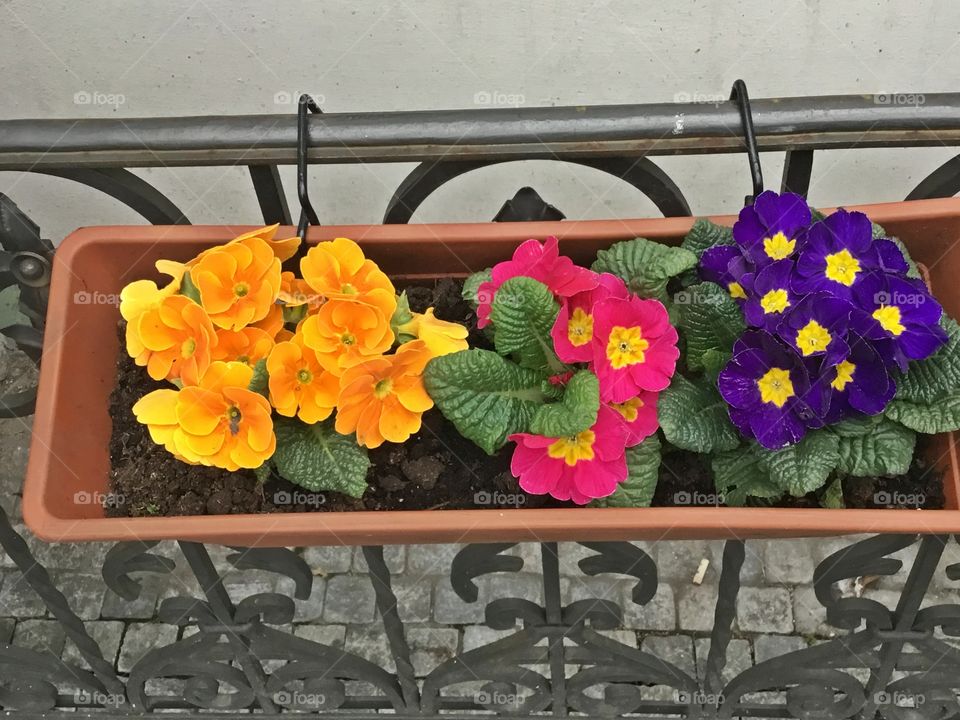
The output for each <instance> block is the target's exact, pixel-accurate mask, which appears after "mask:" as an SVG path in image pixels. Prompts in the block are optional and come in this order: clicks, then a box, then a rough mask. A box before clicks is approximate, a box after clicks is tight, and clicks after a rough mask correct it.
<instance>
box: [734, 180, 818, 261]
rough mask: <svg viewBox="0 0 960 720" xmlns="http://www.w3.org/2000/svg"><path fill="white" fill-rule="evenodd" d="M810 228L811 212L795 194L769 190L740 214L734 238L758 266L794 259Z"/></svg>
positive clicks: (735, 225)
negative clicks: (805, 233)
mask: <svg viewBox="0 0 960 720" xmlns="http://www.w3.org/2000/svg"><path fill="white" fill-rule="evenodd" d="M809 225H810V208H809V207H807V203H806V201H805V200H804V199H803V198H802V197H800V196H799V195H796V194H794V193H783V194H782V195H778V194H777V193H775V192H772V191H770V190H767V191H766V192H763V193H760V195H758V196H757V199H756V200H755V201H754V203H753V205H749V206H747V207H745V208H743V210H741V211H740V216H739V219H738V220H737V222H736V223H735V224H734V226H733V238H734V240H735V241H736V243H737V245H739V246H740V247H741V248H743V251H744V253H745V254H746V256H747V257H748V258H749V259H750V260H751V261H752V262H753V263H755V264H756V265H757V266H763V265H767V264H769V263H771V262H775V261H777V260H784V259H786V258H789V257H793V256H794V255H795V253H796V252H797V250H798V248H799V247H800V245H801V244H802V243H803V238H802V235H803V233H804V232H805V231H806V229H807V227H808V226H809Z"/></svg>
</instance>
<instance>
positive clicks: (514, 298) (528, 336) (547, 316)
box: [490, 277, 560, 369]
mask: <svg viewBox="0 0 960 720" xmlns="http://www.w3.org/2000/svg"><path fill="white" fill-rule="evenodd" d="M559 311H560V306H559V305H558V304H557V301H556V300H554V299H553V293H551V292H550V289H549V288H548V287H547V286H546V285H544V284H543V283H542V282H538V281H537V280H534V279H533V278H528V277H514V278H510V279H509V280H507V281H506V282H505V283H503V285H501V286H500V287H499V289H498V290H497V294H496V295H494V298H493V305H492V307H491V311H490V319H491V321H492V322H493V327H494V332H493V342H494V345H496V347H497V352H498V353H500V354H501V355H516V358H517V361H518V362H519V363H520V364H521V365H522V366H523V367H527V368H533V369H540V368H544V367H546V366H547V365H548V364H549V363H550V361H551V359H553V360H554V361H555V356H554V355H553V341H552V339H551V338H550V329H551V328H552V327H553V323H554V321H556V319H557V313H558V312H559Z"/></svg>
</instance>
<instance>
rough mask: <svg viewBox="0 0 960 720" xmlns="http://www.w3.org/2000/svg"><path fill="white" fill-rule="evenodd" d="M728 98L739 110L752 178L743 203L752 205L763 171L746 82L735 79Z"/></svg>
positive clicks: (758, 191)
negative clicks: (751, 183) (750, 193)
mask: <svg viewBox="0 0 960 720" xmlns="http://www.w3.org/2000/svg"><path fill="white" fill-rule="evenodd" d="M730 100H732V101H733V102H735V103H737V109H739V110H740V123H741V125H742V126H743V139H744V142H745V144H746V146H747V159H748V160H749V162H750V175H751V177H752V178H753V194H752V195H747V196H746V197H745V198H744V204H746V205H753V201H754V200H755V199H756V197H757V195H759V194H760V193H762V192H763V171H762V170H761V169H760V151H759V150H758V149H757V136H756V133H755V132H754V129H753V112H752V111H751V110H750V96H749V95H748V94H747V84H746V83H745V82H744V81H743V80H735V81H734V83H733V88H732V89H731V90H730Z"/></svg>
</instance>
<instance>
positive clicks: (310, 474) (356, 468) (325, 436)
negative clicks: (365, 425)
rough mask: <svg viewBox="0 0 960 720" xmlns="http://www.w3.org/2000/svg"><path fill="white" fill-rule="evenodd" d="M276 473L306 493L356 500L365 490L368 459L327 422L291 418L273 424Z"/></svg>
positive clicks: (355, 445) (346, 437)
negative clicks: (325, 492)
mask: <svg viewBox="0 0 960 720" xmlns="http://www.w3.org/2000/svg"><path fill="white" fill-rule="evenodd" d="M273 430H274V432H275V433H276V435H277V449H276V451H275V452H274V453H273V462H274V464H275V465H276V467H277V472H278V473H279V474H280V475H281V476H282V477H285V478H286V479H287V480H289V481H290V482H292V483H296V484H297V485H301V486H303V487H305V488H307V490H314V491H317V490H329V491H332V492H338V493H343V494H344V495H350V496H351V497H360V496H361V495H363V493H364V491H365V490H366V489H367V470H368V469H369V468H370V458H369V457H368V456H367V451H366V450H364V449H363V448H362V447H360V446H359V445H357V439H356V438H355V437H354V436H353V435H341V434H340V433H338V432H337V431H336V430H334V429H333V423H332V422H331V421H329V420H328V421H325V422H322V423H315V424H313V425H307V424H306V423H303V422H300V421H299V420H295V419H292V418H277V419H276V420H274V423H273Z"/></svg>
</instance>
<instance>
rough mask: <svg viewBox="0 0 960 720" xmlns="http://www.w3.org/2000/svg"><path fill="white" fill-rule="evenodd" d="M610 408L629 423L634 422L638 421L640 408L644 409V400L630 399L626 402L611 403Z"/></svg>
mask: <svg viewBox="0 0 960 720" xmlns="http://www.w3.org/2000/svg"><path fill="white" fill-rule="evenodd" d="M610 407H612V408H613V409H614V410H616V411H617V412H618V413H620V414H621V415H622V416H623V419H624V420H626V421H627V422H633V421H634V420H636V419H637V415H638V414H639V410H640V408H642V407H643V400H641V399H640V398H638V397H635V398H630V399H629V400H627V401H626V402H622V403H611V404H610Z"/></svg>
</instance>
